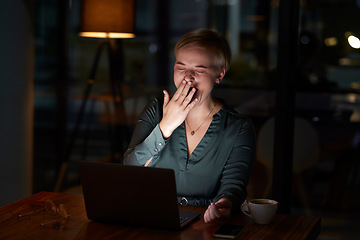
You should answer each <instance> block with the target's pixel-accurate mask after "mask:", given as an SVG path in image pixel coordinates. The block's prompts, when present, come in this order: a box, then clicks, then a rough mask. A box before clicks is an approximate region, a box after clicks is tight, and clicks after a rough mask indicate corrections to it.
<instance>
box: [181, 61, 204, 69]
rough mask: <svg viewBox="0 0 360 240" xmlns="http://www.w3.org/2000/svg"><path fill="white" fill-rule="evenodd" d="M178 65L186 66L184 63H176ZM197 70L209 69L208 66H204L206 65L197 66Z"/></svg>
mask: <svg viewBox="0 0 360 240" xmlns="http://www.w3.org/2000/svg"><path fill="white" fill-rule="evenodd" d="M176 64H179V65H182V66H185V64H184V63H182V62H176ZM195 67H196V68H204V69H207V68H208V67H206V66H204V65H197V66H195Z"/></svg>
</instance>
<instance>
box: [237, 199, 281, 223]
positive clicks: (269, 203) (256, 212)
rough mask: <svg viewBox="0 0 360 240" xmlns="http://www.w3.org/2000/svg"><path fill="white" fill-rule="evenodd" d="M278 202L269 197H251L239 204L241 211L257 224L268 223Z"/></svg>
mask: <svg viewBox="0 0 360 240" xmlns="http://www.w3.org/2000/svg"><path fill="white" fill-rule="evenodd" d="M277 206H278V202H277V201H274V200H271V199H252V200H249V201H245V202H244V203H243V204H242V205H241V211H242V212H243V213H244V214H245V215H247V216H249V217H251V218H252V219H254V221H255V222H256V223H258V224H268V223H270V222H271V220H272V219H273V218H274V216H275V213H276V211H277Z"/></svg>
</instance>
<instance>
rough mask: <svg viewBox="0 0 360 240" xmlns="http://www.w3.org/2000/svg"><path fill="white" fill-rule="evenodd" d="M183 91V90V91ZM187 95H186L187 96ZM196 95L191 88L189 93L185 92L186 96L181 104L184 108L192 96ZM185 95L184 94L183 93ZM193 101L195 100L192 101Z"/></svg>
mask: <svg viewBox="0 0 360 240" xmlns="http://www.w3.org/2000/svg"><path fill="white" fill-rule="evenodd" d="M184 90H185V89H184ZM187 93H188V94H187ZM195 93H196V88H192V89H191V90H190V92H189V90H187V91H186V94H187V96H186V97H185V98H184V101H183V103H184V104H186V106H187V105H188V104H189V103H190V102H191V100H192V98H193V96H194V94H195ZM184 94H185V93H184ZM194 100H195V99H194Z"/></svg>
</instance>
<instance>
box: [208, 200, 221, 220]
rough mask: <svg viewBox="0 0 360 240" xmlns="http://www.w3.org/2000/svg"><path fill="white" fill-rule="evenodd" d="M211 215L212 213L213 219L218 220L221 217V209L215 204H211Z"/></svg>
mask: <svg viewBox="0 0 360 240" xmlns="http://www.w3.org/2000/svg"><path fill="white" fill-rule="evenodd" d="M210 213H211V217H212V219H217V218H220V217H221V213H220V211H219V209H218V208H217V207H216V206H215V203H211V205H210Z"/></svg>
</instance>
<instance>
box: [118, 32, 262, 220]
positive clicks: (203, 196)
mask: <svg viewBox="0 0 360 240" xmlns="http://www.w3.org/2000/svg"><path fill="white" fill-rule="evenodd" d="M175 57H176V61H175V64H174V83H175V86H176V88H177V90H176V92H175V94H174V95H173V97H172V98H171V97H170V95H169V93H168V92H167V91H166V90H164V91H163V93H164V100H163V101H162V100H159V99H155V100H154V101H152V102H151V103H150V104H149V105H148V106H147V107H146V108H145V110H144V112H143V113H142V115H141V117H140V119H139V121H138V122H137V125H136V127H135V130H134V133H133V136H132V139H131V142H130V144H129V148H128V150H127V151H126V153H125V155H124V163H125V164H128V165H140V166H149V167H160V168H171V169H173V170H174V171H175V176H176V185H177V192H178V198H179V203H180V204H184V205H193V206H202V207H208V208H207V210H206V212H205V214H204V221H205V222H213V223H219V222H221V221H222V220H224V219H227V218H228V217H230V216H231V213H232V212H236V211H239V209H240V205H241V203H242V202H243V201H244V200H245V197H246V194H247V193H246V186H247V184H248V181H249V178H250V175H251V170H252V165H253V159H254V153H255V132H254V128H253V125H252V122H251V120H250V119H249V118H248V117H246V116H242V115H240V114H238V113H237V112H235V111H234V110H232V109H230V108H229V107H227V106H226V105H224V103H223V102H222V101H220V100H219V99H216V98H215V97H213V96H212V94H211V93H212V90H213V87H214V84H218V83H220V82H221V80H222V79H223V78H224V76H225V73H226V71H227V70H228V68H229V64H230V59H231V52H230V48H229V45H228V43H227V41H226V40H225V38H223V37H222V36H221V35H220V34H218V33H217V32H215V31H212V30H209V29H198V30H194V31H192V32H189V33H187V34H185V35H184V36H183V37H182V38H181V39H180V40H179V41H178V42H177V44H176V46H175ZM144 184H146V183H144ZM148 184H151V183H148Z"/></svg>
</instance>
